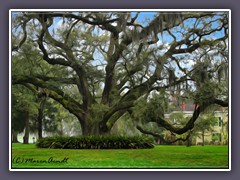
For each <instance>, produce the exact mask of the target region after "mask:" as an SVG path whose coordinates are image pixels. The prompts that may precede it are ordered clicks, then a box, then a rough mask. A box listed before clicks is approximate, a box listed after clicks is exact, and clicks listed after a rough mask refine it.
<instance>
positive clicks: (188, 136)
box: [136, 126, 191, 144]
mask: <svg viewBox="0 0 240 180" xmlns="http://www.w3.org/2000/svg"><path fill="white" fill-rule="evenodd" d="M136 128H137V129H138V130H139V131H140V132H141V133H143V134H148V135H151V136H153V137H155V138H158V139H160V140H161V141H162V142H164V143H165V144H173V143H175V142H177V141H187V140H188V139H189V138H190V135H191V132H189V133H188V135H187V136H186V138H177V139H175V140H173V141H168V140H166V139H164V137H163V135H160V134H157V133H153V132H150V131H146V130H144V129H143V128H142V127H140V126H137V127H136Z"/></svg>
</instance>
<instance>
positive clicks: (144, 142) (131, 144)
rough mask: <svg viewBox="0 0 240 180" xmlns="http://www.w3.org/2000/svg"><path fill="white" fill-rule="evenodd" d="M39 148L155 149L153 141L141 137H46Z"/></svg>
mask: <svg viewBox="0 0 240 180" xmlns="http://www.w3.org/2000/svg"><path fill="white" fill-rule="evenodd" d="M36 145H37V147H39V148H54V149H144V148H153V147H154V146H153V141H152V140H151V139H149V138H147V137H141V136H110V135H109V136H79V137H62V136H55V137H45V138H42V139H39V140H38V141H37V143H36Z"/></svg>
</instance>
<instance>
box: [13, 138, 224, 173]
mask: <svg viewBox="0 0 240 180" xmlns="http://www.w3.org/2000/svg"><path fill="white" fill-rule="evenodd" d="M67 158H68V159H67ZM12 168H13V169H14V168H26V169H29V168H37V169H40V168H48V169H50V168H71V169H73V168H78V169H80V168H118V169H120V168H161V169H167V168H170V169H175V168H181V169H182V168H187V169H190V168H194V169H197V168H203V169H209V168H210V169H214V168H217V169H220V168H223V169H227V168H228V146H204V147H202V146H192V147H185V146H156V147H154V148H153V149H128V150H75V149H41V148H36V146H35V144H21V143H14V144H12Z"/></svg>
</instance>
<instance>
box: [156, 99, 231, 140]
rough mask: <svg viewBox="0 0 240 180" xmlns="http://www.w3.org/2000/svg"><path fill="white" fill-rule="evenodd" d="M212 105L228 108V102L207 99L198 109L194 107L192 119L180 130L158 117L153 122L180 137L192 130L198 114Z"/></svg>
mask: <svg viewBox="0 0 240 180" xmlns="http://www.w3.org/2000/svg"><path fill="white" fill-rule="evenodd" d="M212 104H217V105H220V106H222V107H228V102H224V101H222V100H219V99H215V98H211V99H208V100H206V101H205V102H203V103H202V104H201V105H199V106H198V107H197V106H196V107H195V110H194V112H193V115H192V117H191V118H190V119H189V121H188V122H187V124H186V125H185V126H184V127H182V128H177V127H174V126H173V125H172V124H170V123H168V122H167V121H166V120H164V119H162V118H160V117H159V118H158V119H154V121H155V122H156V123H157V124H158V125H159V126H160V127H163V128H165V129H166V130H169V131H171V132H172V133H176V134H179V135H181V134H183V133H186V132H187V131H189V130H191V129H193V128H194V123H195V121H196V120H197V118H198V117H199V115H200V113H202V112H203V111H204V110H205V109H206V108H207V107H209V106H210V105H212ZM152 121H153V120H152Z"/></svg>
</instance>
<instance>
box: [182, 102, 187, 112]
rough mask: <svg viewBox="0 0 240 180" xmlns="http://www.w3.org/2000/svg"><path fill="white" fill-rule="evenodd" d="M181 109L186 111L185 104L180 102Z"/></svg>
mask: <svg viewBox="0 0 240 180" xmlns="http://www.w3.org/2000/svg"><path fill="white" fill-rule="evenodd" d="M181 108H182V111H183V110H185V109H186V103H185V102H182V104H181Z"/></svg>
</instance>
